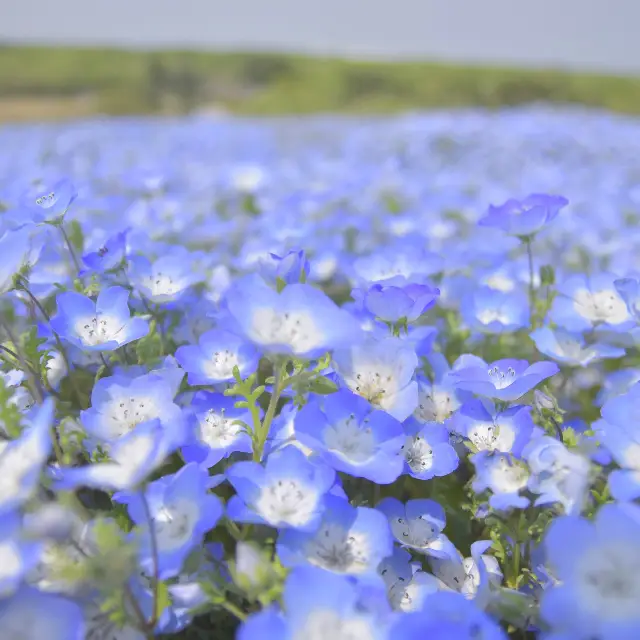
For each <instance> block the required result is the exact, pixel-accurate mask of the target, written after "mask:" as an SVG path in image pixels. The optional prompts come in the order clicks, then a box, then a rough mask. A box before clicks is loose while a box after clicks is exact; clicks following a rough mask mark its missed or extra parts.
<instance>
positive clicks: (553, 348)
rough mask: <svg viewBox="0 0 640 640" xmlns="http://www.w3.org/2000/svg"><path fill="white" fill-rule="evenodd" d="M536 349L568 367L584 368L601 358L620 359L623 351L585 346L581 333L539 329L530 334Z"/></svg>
mask: <svg viewBox="0 0 640 640" xmlns="http://www.w3.org/2000/svg"><path fill="white" fill-rule="evenodd" d="M530 336H531V339H532V340H533V341H534V343H535V345H536V348H537V349H538V351H540V353H544V355H545V356H549V357H550V358H553V359H554V360H556V361H557V362H561V363H563V364H567V365H569V366H574V367H577V366H580V367H586V366H587V365H588V364H590V363H591V362H595V361H596V360H602V359H603V358H620V357H622V356H623V355H624V354H625V350H624V349H621V348H620V347H614V346H611V345H608V344H603V343H601V342H596V343H589V344H587V342H586V340H585V339H584V336H583V335H582V334H581V333H572V332H569V331H566V330H564V329H555V330H554V329H551V328H549V327H541V328H540V329H536V330H535V331H533V332H532V333H531V334H530Z"/></svg>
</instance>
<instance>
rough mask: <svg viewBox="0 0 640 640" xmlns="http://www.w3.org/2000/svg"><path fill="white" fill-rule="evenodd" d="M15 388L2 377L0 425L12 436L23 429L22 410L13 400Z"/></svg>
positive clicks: (0, 386)
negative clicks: (8, 384)
mask: <svg viewBox="0 0 640 640" xmlns="http://www.w3.org/2000/svg"><path fill="white" fill-rule="evenodd" d="M12 398H13V390H12V389H11V388H10V387H8V386H7V385H6V384H5V382H4V380H3V379H2V378H0V426H2V428H3V429H4V430H5V431H6V432H7V433H8V434H9V435H10V436H12V437H17V436H18V435H20V432H21V431H22V427H21V421H20V420H21V416H22V414H21V413H20V410H19V409H18V407H17V406H16V405H15V403H14V402H12Z"/></svg>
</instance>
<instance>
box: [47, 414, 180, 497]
mask: <svg viewBox="0 0 640 640" xmlns="http://www.w3.org/2000/svg"><path fill="white" fill-rule="evenodd" d="M174 450H175V444H174V443H172V442H171V441H170V439H168V438H167V437H166V436H165V434H164V429H163V426H162V423H161V422H160V420H158V419H155V420H150V421H148V422H144V423H142V424H139V425H138V426H137V427H136V428H135V429H134V430H133V431H131V432H129V433H127V434H126V435H124V436H122V437H120V438H118V439H117V440H115V441H114V442H113V443H112V444H111V446H110V447H109V460H108V461H106V462H100V463H95V464H90V465H87V466H85V467H63V468H60V469H54V470H53V471H52V475H53V477H54V487H55V488H56V489H59V490H73V489H75V488H76V487H82V486H84V487H93V488H96V489H104V490H111V491H127V490H132V489H135V488H137V487H138V486H139V485H140V484H141V483H142V482H144V480H146V478H147V477H148V476H149V475H150V474H151V473H153V471H155V470H156V469H157V468H158V467H159V466H160V465H161V464H162V463H163V462H164V461H165V459H166V458H167V456H168V455H169V454H170V453H172V452H173V451H174Z"/></svg>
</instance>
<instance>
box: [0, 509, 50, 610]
mask: <svg viewBox="0 0 640 640" xmlns="http://www.w3.org/2000/svg"><path fill="white" fill-rule="evenodd" d="M41 554H42V545H41V544H40V543H38V542H35V541H33V540H29V539H28V538H27V537H26V536H25V532H24V531H23V530H22V527H21V517H20V515H19V514H18V513H17V512H9V513H5V514H4V515H3V516H2V518H0V567H2V569H0V598H6V597H7V596H10V595H11V594H13V593H14V592H15V591H16V590H17V589H18V587H19V586H20V584H21V583H22V581H23V579H24V576H25V574H26V573H28V572H29V571H31V570H32V569H33V568H34V567H35V566H36V564H37V563H38V562H39V561H40V556H41Z"/></svg>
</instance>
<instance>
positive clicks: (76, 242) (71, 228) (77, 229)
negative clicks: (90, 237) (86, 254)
mask: <svg viewBox="0 0 640 640" xmlns="http://www.w3.org/2000/svg"><path fill="white" fill-rule="evenodd" d="M67 235H68V236H69V240H70V241H71V244H72V245H73V248H74V249H75V250H76V251H77V252H78V253H82V252H83V250H84V233H83V232H82V227H81V226H80V223H79V222H78V221H77V220H72V221H71V222H70V223H69V225H68V227H67Z"/></svg>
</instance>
